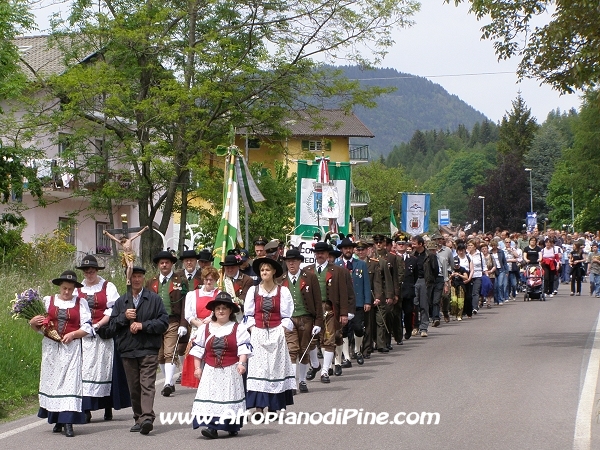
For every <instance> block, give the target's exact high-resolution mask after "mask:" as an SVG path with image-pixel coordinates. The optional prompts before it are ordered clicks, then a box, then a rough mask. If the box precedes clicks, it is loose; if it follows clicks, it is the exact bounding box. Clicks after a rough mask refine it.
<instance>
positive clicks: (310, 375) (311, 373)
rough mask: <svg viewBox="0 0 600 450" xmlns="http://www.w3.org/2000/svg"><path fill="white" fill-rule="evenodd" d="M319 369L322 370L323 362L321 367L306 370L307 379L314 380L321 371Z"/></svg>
mask: <svg viewBox="0 0 600 450" xmlns="http://www.w3.org/2000/svg"><path fill="white" fill-rule="evenodd" d="M319 370H321V364H319V367H317V368H314V367H309V368H308V370H307V371H306V379H307V380H308V381H310V380H314V378H315V376H316V375H317V372H319Z"/></svg>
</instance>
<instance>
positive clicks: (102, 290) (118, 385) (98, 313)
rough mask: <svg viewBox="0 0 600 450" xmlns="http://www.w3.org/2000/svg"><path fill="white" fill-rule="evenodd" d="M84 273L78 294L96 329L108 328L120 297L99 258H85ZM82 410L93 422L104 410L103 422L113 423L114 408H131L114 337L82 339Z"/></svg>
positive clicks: (123, 370) (81, 268)
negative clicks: (106, 275)
mask: <svg viewBox="0 0 600 450" xmlns="http://www.w3.org/2000/svg"><path fill="white" fill-rule="evenodd" d="M77 268H78V269H79V270H82V271H83V280H82V281H83V287H81V288H78V289H77V292H76V293H77V295H78V296H79V297H81V298H82V299H83V300H85V301H86V302H87V304H88V306H89V308H90V313H91V314H92V326H93V327H94V330H98V328H100V327H102V326H103V325H107V324H108V321H109V319H110V314H111V312H112V307H113V305H114V304H115V302H116V301H117V299H118V298H119V293H118V292H117V288H116V287H115V285H114V284H113V283H111V282H109V281H106V280H105V279H104V278H102V277H101V276H100V275H98V271H99V270H102V269H104V267H103V266H99V265H98V261H97V260H96V257H95V256H93V255H86V256H85V257H84V258H83V260H82V261H81V265H80V266H79V267H77ZM82 348H83V362H82V376H83V410H84V411H85V414H86V419H87V421H88V422H89V421H90V420H92V413H91V412H92V411H97V410H99V409H103V410H104V420H112V409H113V408H115V409H117V410H118V409H121V408H128V407H130V406H131V398H130V396H129V389H128V388H127V380H126V378H125V369H123V363H122V362H121V357H120V356H119V354H118V351H117V350H116V348H115V344H114V341H113V339H112V338H110V339H102V338H101V337H100V336H90V335H88V336H85V337H84V338H83V339H82Z"/></svg>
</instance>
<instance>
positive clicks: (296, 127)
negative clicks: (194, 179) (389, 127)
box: [237, 109, 375, 138]
mask: <svg viewBox="0 0 600 450" xmlns="http://www.w3.org/2000/svg"><path fill="white" fill-rule="evenodd" d="M282 126H283V127H284V128H287V129H288V130H289V131H290V134H291V135H292V136H296V137H301V136H344V137H369V138H372V137H375V135H374V134H373V133H372V132H371V130H369V129H368V128H367V127H366V125H365V124H364V123H362V122H361V121H360V119H359V118H358V117H356V116H355V115H354V113H352V112H350V113H347V112H345V111H343V110H341V109H320V110H300V111H291V112H290V113H289V115H288V118H287V119H286V120H285V121H284V122H283V123H282ZM237 132H238V134H240V135H242V134H246V133H247V132H250V133H253V134H260V135H270V134H273V133H272V132H270V131H268V130H265V129H262V130H258V129H254V130H253V132H252V131H250V130H249V129H247V128H241V129H238V131H237Z"/></svg>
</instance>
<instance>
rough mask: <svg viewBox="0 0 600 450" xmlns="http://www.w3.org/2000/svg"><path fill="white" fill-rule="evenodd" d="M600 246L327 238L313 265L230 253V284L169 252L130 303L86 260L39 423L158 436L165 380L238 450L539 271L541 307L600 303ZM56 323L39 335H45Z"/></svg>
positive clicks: (497, 239) (138, 280)
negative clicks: (128, 421) (157, 407)
mask: <svg viewBox="0 0 600 450" xmlns="http://www.w3.org/2000/svg"><path fill="white" fill-rule="evenodd" d="M599 238H600V236H594V235H592V234H591V233H586V234H584V235H583V236H579V235H578V234H577V233H574V234H573V235H568V234H567V233H557V232H554V231H553V230H548V231H547V232H546V233H545V234H544V235H541V234H539V233H538V232H537V231H535V232H533V233H526V232H524V233H519V234H517V233H508V232H506V231H500V230H498V231H497V232H495V233H487V234H481V233H479V234H477V233H473V234H471V235H469V236H467V235H466V234H465V232H464V231H459V232H458V233H457V234H456V235H450V234H448V233H442V232H439V231H438V232H435V233H433V234H432V235H431V236H420V235H419V236H412V237H411V236H406V235H403V234H396V235H395V236H391V237H390V236H384V235H382V234H376V235H374V236H372V237H371V238H369V239H364V240H363V239H354V238H353V237H352V236H351V235H350V236H339V235H330V236H327V237H326V239H325V240H322V239H321V236H320V235H319V234H318V233H317V234H315V236H314V240H313V242H312V245H311V248H310V249H309V250H310V251H309V252H306V251H302V248H294V247H288V248H286V246H285V245H284V243H281V242H279V241H277V240H271V241H268V240H266V239H264V238H262V237H259V238H258V239H256V240H255V241H254V253H255V257H254V259H251V258H250V254H249V252H248V251H247V250H245V249H239V250H230V252H229V253H228V254H227V256H226V257H225V258H224V259H223V260H222V261H220V263H219V267H220V269H221V270H217V268H215V267H213V255H212V253H211V252H210V251H208V250H202V251H200V252H199V253H196V252H195V251H194V250H186V251H184V252H182V254H181V255H180V256H179V258H178V257H176V256H175V255H174V254H173V253H172V252H169V251H161V252H159V253H158V254H156V255H155V257H154V258H153V262H154V263H155V265H156V268H157V272H156V273H155V274H153V276H152V277H146V270H145V269H144V268H142V267H138V266H132V267H127V270H128V276H130V278H129V279H128V290H127V292H125V293H124V294H122V295H119V293H118V292H117V289H116V287H115V285H114V284H113V283H111V282H110V281H107V280H105V279H104V278H102V277H101V276H100V275H99V273H98V272H99V271H101V270H102V269H104V267H102V266H100V265H99V264H98V261H97V260H96V258H95V257H94V256H93V255H87V256H85V257H84V259H83V260H82V261H81V263H80V265H79V266H78V267H77V269H78V270H80V271H81V272H82V274H83V280H82V282H79V281H78V276H77V274H76V273H75V272H74V271H70V270H67V271H65V272H63V273H62V274H61V275H60V276H59V277H57V278H56V279H54V280H53V283H54V284H55V285H56V286H58V288H59V293H58V294H57V295H52V296H47V297H45V298H44V303H45V306H46V310H47V312H48V317H49V318H50V319H51V320H53V321H55V322H56V324H57V331H58V332H59V334H60V338H61V341H60V342H58V341H55V340H52V339H49V338H48V337H44V339H43V342H42V370H41V380H40V394H39V399H40V410H39V413H38V415H39V416H40V417H44V418H47V419H48V422H49V423H51V424H54V428H53V432H55V433H61V432H63V430H64V432H65V435H66V436H68V437H72V436H74V434H75V433H74V430H73V424H81V423H86V422H90V421H91V419H92V413H93V412H94V411H98V410H101V411H103V412H104V417H103V418H104V420H111V419H112V413H113V409H121V408H126V407H130V406H131V407H132V411H133V418H134V425H133V426H132V427H131V431H132V432H139V433H141V434H144V435H146V434H148V433H150V432H151V431H152V430H153V428H154V420H155V413H154V399H155V389H156V388H155V384H156V378H157V373H158V372H159V370H160V373H161V374H162V375H163V376H164V386H163V387H162V390H161V391H160V393H161V395H163V396H164V397H170V396H172V395H173V394H174V393H175V389H176V388H175V385H176V384H178V383H180V384H181V385H182V386H183V387H188V388H194V389H196V390H197V393H196V397H195V399H194V402H193V405H191V411H192V413H193V414H194V415H195V417H196V420H194V428H198V427H203V429H202V435H203V436H205V437H207V438H209V439H215V438H218V437H219V434H218V433H219V431H222V432H227V433H228V434H229V435H231V436H235V435H237V434H238V432H239V431H240V429H241V427H242V425H243V423H242V422H240V421H236V420H234V419H224V417H225V416H227V417H232V416H233V417H240V415H241V414H243V413H245V412H246V411H247V410H253V412H254V414H259V415H260V414H264V413H265V411H266V410H268V411H269V412H279V411H284V410H286V409H287V408H288V407H289V406H290V405H292V404H293V403H294V395H296V394H297V393H300V394H305V393H308V392H309V384H308V383H307V382H309V381H311V380H314V379H317V380H319V381H320V382H321V383H324V384H329V383H330V382H331V377H332V376H335V377H339V376H341V375H342V374H343V370H344V369H349V368H351V367H352V365H353V361H354V362H355V363H356V364H358V365H363V364H365V360H368V359H370V358H371V354H372V353H374V352H378V353H382V354H386V353H389V352H390V351H392V350H393V349H394V348H395V346H394V344H395V345H396V346H397V345H403V344H404V341H406V340H408V339H410V338H411V337H415V336H420V337H422V338H426V337H427V336H428V333H429V332H430V327H432V328H437V327H440V326H441V323H442V321H444V322H449V321H450V320H456V321H462V320H463V319H467V320H469V319H472V318H473V317H475V316H476V315H477V314H478V313H479V311H480V310H481V308H484V307H486V308H492V307H494V306H495V305H497V306H500V305H503V304H504V303H506V302H509V301H514V300H515V299H516V298H517V295H518V292H519V291H520V289H521V287H522V286H523V283H524V278H525V277H526V274H527V270H528V269H527V268H529V267H532V266H536V267H539V268H540V273H541V271H543V280H544V285H543V287H542V289H543V293H544V295H543V296H541V297H540V299H544V298H546V297H552V296H553V295H555V294H556V293H557V291H558V286H559V284H560V283H561V282H562V283H570V294H571V295H572V296H573V295H581V290H582V282H583V281H584V279H585V277H589V281H590V295H593V296H595V297H600V253H599V252H598V241H599V240H600V239H599ZM305 255H310V256H305ZM307 259H310V261H307ZM178 262H180V263H181V268H180V269H176V264H177V263H178ZM45 320H47V318H46V317H44V316H36V317H34V318H33V319H31V321H30V325H31V326H32V327H33V328H34V329H36V330H37V331H40V332H41V330H42V326H43V324H44V323H45ZM177 372H180V373H179V378H177V379H176V377H175V376H176V374H177ZM207 417H211V418H212V419H211V420H209V421H206V420H207V419H205V418H207Z"/></svg>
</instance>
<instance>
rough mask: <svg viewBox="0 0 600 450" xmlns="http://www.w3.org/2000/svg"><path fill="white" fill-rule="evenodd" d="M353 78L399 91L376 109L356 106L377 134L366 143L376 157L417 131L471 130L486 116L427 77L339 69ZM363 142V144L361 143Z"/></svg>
mask: <svg viewBox="0 0 600 450" xmlns="http://www.w3.org/2000/svg"><path fill="white" fill-rule="evenodd" d="M338 69H341V70H343V71H344V74H345V75H346V77H348V78H350V79H360V80H362V81H361V82H362V83H364V84H365V85H366V84H369V85H372V84H375V83H376V84H377V85H378V86H382V87H388V86H393V87H395V88H396V91H395V92H393V93H391V94H386V95H382V96H381V97H378V98H377V100H376V101H377V107H376V108H373V109H368V108H363V107H357V108H356V109H355V111H354V112H355V114H356V115H357V116H358V117H359V118H360V119H361V120H362V121H363V122H364V124H365V125H366V126H367V127H369V129H370V130H371V131H372V132H373V134H375V138H373V139H368V140H365V141H364V143H365V144H369V145H370V148H371V154H372V157H373V156H375V157H376V156H378V155H383V156H384V157H387V155H388V154H389V153H390V152H391V151H392V149H393V148H394V145H398V144H400V143H402V142H408V141H409V140H410V139H411V137H412V135H413V134H414V132H415V131H416V130H423V131H424V130H438V131H439V130H444V131H446V130H448V131H451V132H452V131H454V130H456V129H457V128H458V125H460V124H463V125H465V127H466V128H467V129H471V128H472V127H473V125H474V124H475V123H476V122H482V121H484V120H485V119H486V117H485V116H484V115H483V114H482V113H480V112H479V111H477V110H475V109H474V108H473V107H471V106H469V105H468V104H466V103H465V102H464V101H462V100H461V99H460V98H458V97H457V96H456V95H451V94H449V93H448V92H447V91H446V90H445V89H444V88H443V87H441V86H440V85H439V84H435V83H432V82H431V81H429V80H427V79H426V78H422V77H417V76H415V75H409V74H405V73H401V72H398V71H397V70H395V69H375V70H361V69H360V68H358V67H356V66H352V67H349V66H343V67H338ZM360 142H361V143H363V141H362V140H361V141H360Z"/></svg>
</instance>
